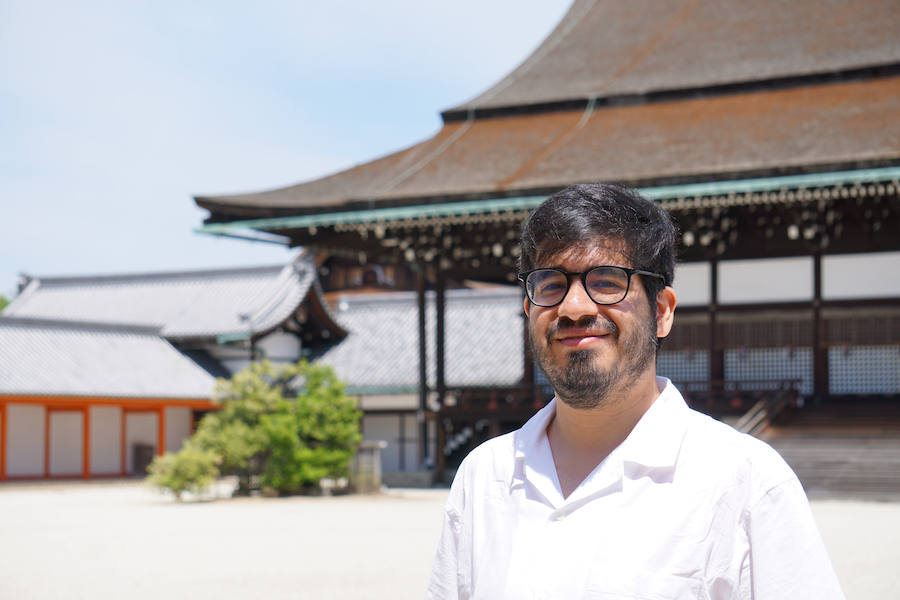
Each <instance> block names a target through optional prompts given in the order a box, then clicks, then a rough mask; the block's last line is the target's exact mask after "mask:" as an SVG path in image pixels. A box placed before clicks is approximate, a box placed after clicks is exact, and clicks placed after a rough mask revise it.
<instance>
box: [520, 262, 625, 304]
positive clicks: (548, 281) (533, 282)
mask: <svg viewBox="0 0 900 600" xmlns="http://www.w3.org/2000/svg"><path fill="white" fill-rule="evenodd" d="M571 277H572V275H569V276H568V277H567V276H566V274H565V273H562V272H560V271H556V270H554V269H538V270H537V271H534V272H532V273H531V274H529V275H528V278H527V280H526V282H525V288H526V291H527V292H528V296H529V298H531V301H532V302H534V303H535V304H537V305H538V306H555V305H557V304H559V303H560V302H562V301H563V298H565V297H566V293H568V291H569V282H570V279H571ZM583 283H584V286H585V290H586V291H587V294H588V296H589V297H590V298H591V300H593V301H594V302H596V303H597V304H615V303H617V302H621V301H622V300H623V299H624V298H625V294H627V293H628V273H627V272H626V271H624V270H622V269H620V268H618V267H597V268H595V269H591V270H590V271H588V272H587V273H586V274H585V276H584V279H583Z"/></svg>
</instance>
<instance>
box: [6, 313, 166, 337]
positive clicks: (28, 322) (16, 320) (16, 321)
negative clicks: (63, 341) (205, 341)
mask: <svg viewBox="0 0 900 600" xmlns="http://www.w3.org/2000/svg"><path fill="white" fill-rule="evenodd" d="M4 326H14V327H35V328H45V329H78V330H83V331H105V332H117V333H137V334H143V335H153V336H157V337H160V331H162V328H161V327H146V326H139V325H128V324H124V323H98V322H91V321H67V320H63V319H37V318H30V317H6V316H3V315H0V327H4Z"/></svg>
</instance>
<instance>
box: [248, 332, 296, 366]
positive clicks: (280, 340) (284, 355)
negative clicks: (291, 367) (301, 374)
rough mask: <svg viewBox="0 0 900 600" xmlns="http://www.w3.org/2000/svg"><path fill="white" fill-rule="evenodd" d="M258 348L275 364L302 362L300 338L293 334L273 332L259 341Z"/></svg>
mask: <svg viewBox="0 0 900 600" xmlns="http://www.w3.org/2000/svg"><path fill="white" fill-rule="evenodd" d="M256 347H257V348H259V349H260V350H262V351H263V352H265V354H266V358H268V359H269V360H270V361H272V362H274V363H286V362H290V363H295V362H297V361H298V360H300V350H301V348H300V338H298V337H297V336H296V335H293V334H291V333H284V332H278V331H276V332H273V333H270V334H269V335H267V336H266V337H264V338H262V339H260V340H257V342H256Z"/></svg>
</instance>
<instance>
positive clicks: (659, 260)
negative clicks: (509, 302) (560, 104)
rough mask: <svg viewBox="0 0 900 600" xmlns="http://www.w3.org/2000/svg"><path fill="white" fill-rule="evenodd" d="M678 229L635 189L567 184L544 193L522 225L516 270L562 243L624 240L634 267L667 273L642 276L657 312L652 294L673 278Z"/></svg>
mask: <svg viewBox="0 0 900 600" xmlns="http://www.w3.org/2000/svg"><path fill="white" fill-rule="evenodd" d="M675 237H676V229H675V224H674V222H673V221H672V217H671V215H669V213H668V212H667V211H666V210H665V209H663V208H661V207H660V206H659V205H658V204H656V203H655V202H653V201H652V200H649V199H647V198H644V197H643V196H641V195H640V194H639V193H638V192H637V191H636V190H634V189H631V188H628V187H624V186H620V185H615V184H609V183H590V184H577V185H571V186H569V187H567V188H566V189H564V190H562V191H559V192H557V193H555V194H553V195H552V196H550V197H549V198H547V199H546V200H545V201H544V202H543V203H542V204H541V205H540V206H538V207H537V208H536V209H535V210H534V212H532V213H531V215H530V216H529V217H528V219H526V220H525V223H523V224H522V247H521V251H520V253H519V272H520V273H522V272H524V271H529V270H531V269H535V268H537V267H538V266H540V262H541V260H546V259H547V258H548V257H551V256H553V255H555V254H557V253H559V252H561V251H563V250H565V249H566V248H568V247H570V246H572V245H576V244H582V243H586V242H587V243H590V242H595V241H598V240H609V241H614V242H616V243H621V244H623V247H622V252H623V254H625V256H626V257H627V258H628V259H629V260H630V261H631V265H620V266H630V267H631V268H633V269H641V270H644V271H652V272H653V273H659V274H660V275H662V276H663V277H665V282H663V281H662V280H660V279H658V278H656V277H645V278H643V282H644V288H645V289H646V290H647V296H648V299H649V300H650V308H651V310H652V311H653V313H655V312H656V297H657V295H658V294H659V292H660V291H662V289H663V288H664V287H665V286H667V285H672V281H673V279H674V278H675Z"/></svg>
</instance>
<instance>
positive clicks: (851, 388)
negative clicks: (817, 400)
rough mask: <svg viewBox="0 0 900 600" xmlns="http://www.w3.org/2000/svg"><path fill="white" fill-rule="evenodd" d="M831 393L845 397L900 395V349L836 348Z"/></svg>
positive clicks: (830, 353)
mask: <svg viewBox="0 0 900 600" xmlns="http://www.w3.org/2000/svg"><path fill="white" fill-rule="evenodd" d="M828 390H829V392H830V393H831V394H834V395H841V396H843V395H847V396H856V395H864V394H900V346H896V345H892V346H832V347H831V348H829V349H828Z"/></svg>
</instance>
